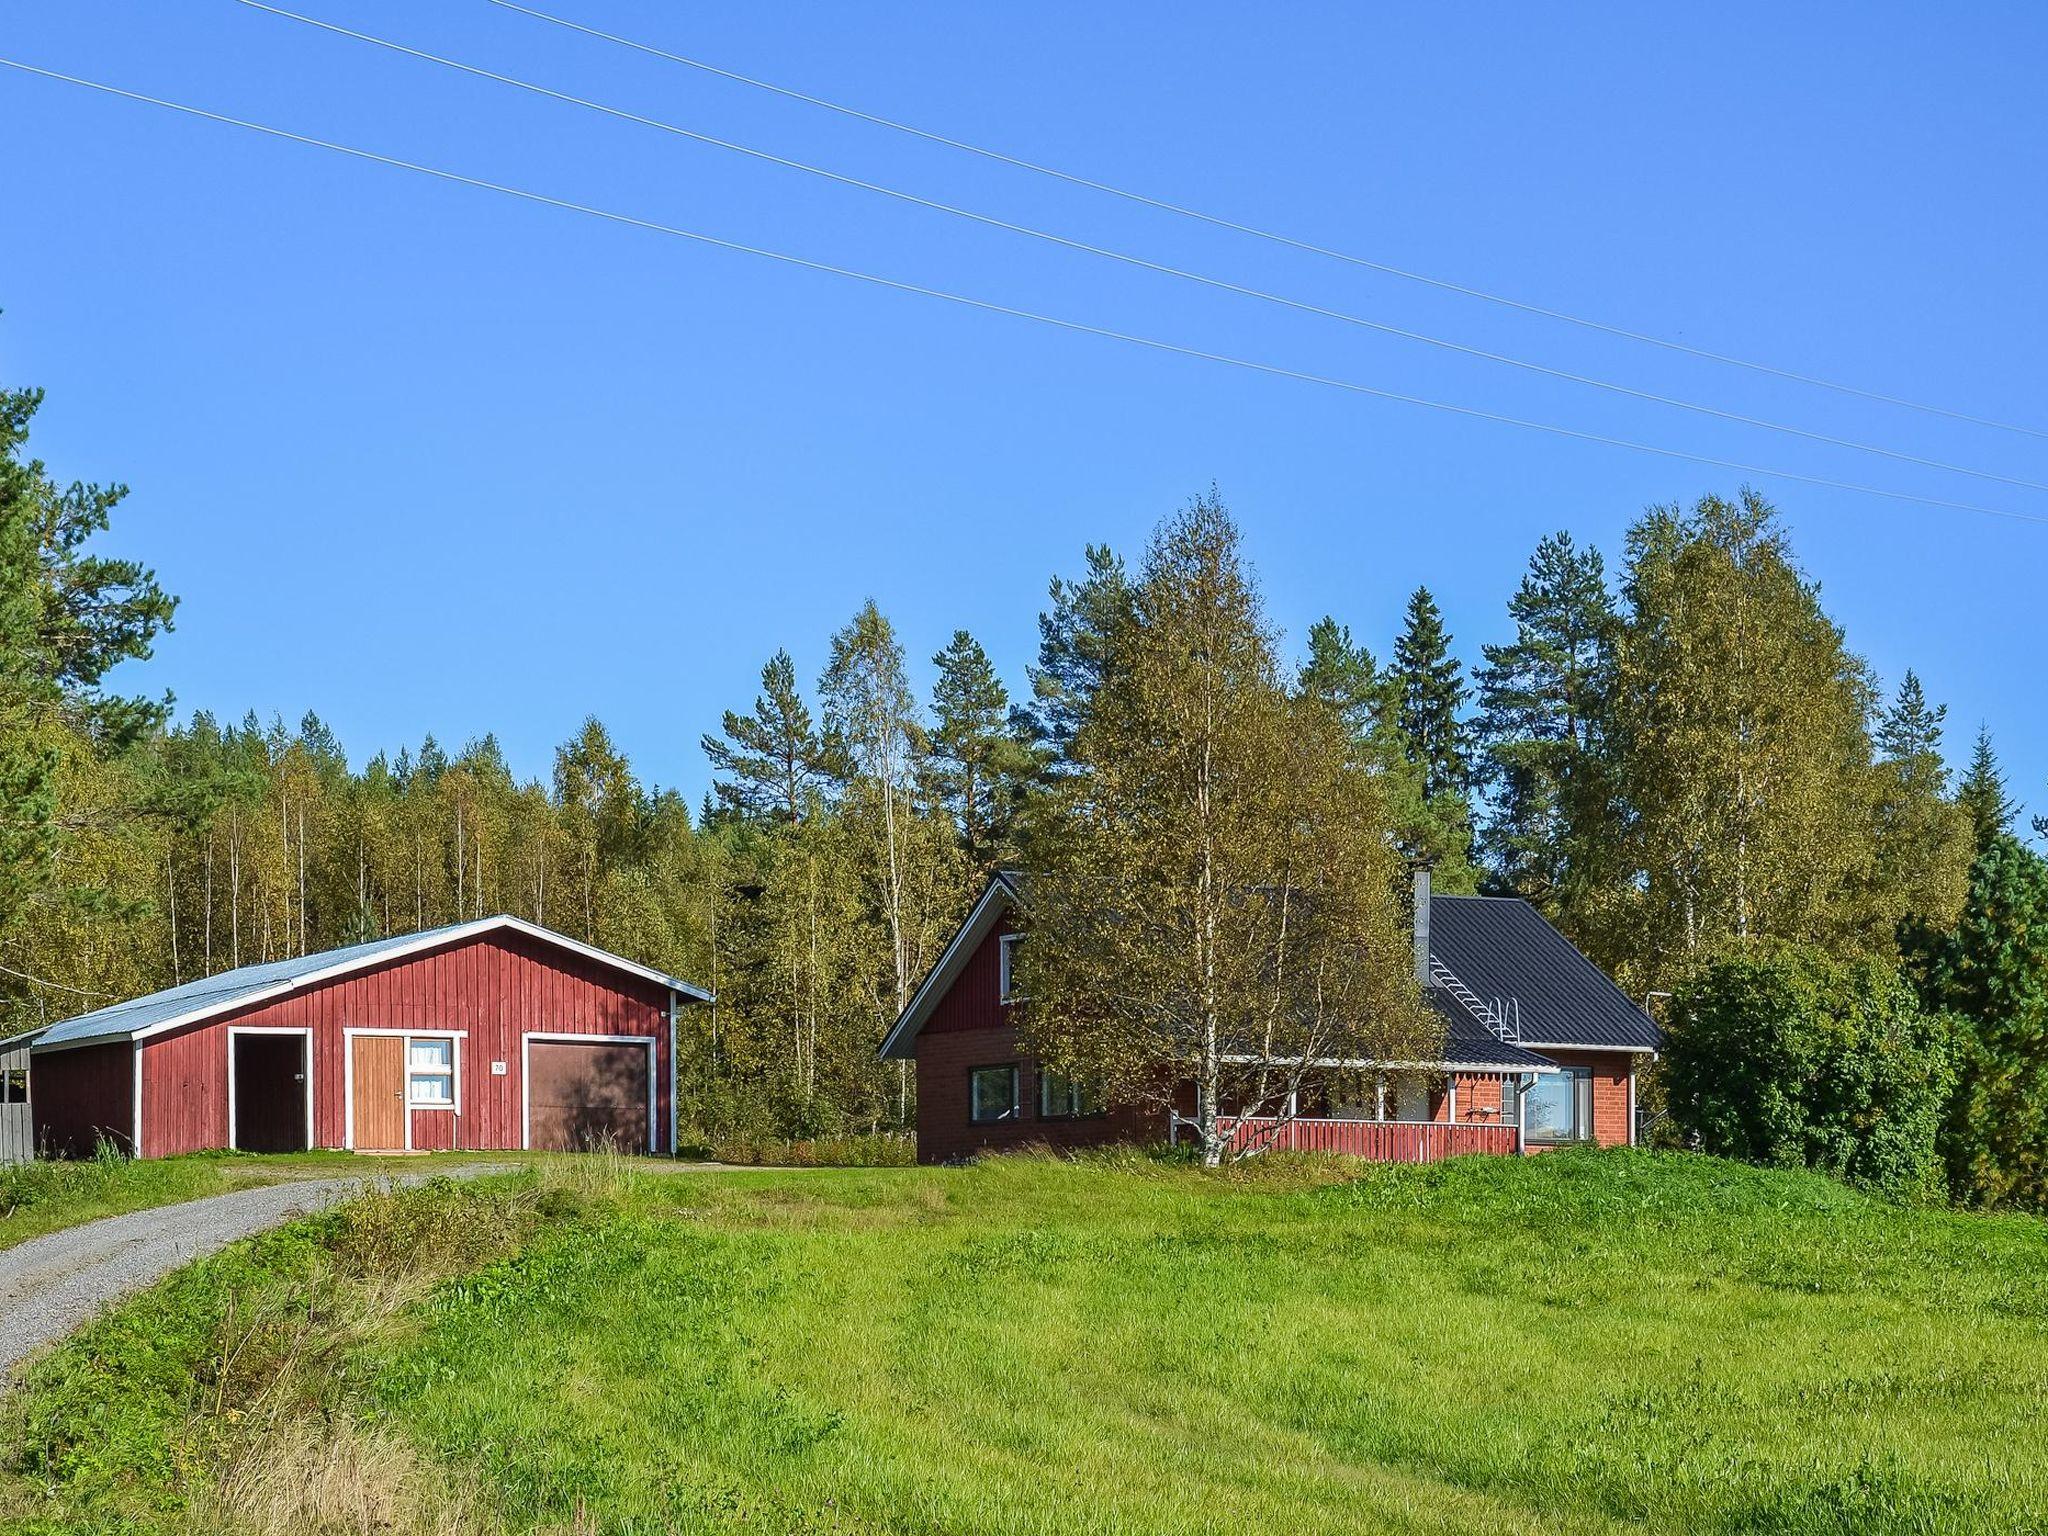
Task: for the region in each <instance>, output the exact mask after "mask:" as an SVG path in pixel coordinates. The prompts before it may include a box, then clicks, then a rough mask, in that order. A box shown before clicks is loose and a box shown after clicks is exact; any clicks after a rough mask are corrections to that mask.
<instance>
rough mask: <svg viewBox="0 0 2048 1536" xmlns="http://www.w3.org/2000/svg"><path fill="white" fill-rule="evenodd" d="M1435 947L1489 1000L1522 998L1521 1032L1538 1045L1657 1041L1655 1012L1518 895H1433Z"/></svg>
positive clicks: (1647, 1045) (1643, 1045) (1438, 956)
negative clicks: (1631, 996)
mask: <svg viewBox="0 0 2048 1536" xmlns="http://www.w3.org/2000/svg"><path fill="white" fill-rule="evenodd" d="M1429 954H1430V958H1431V959H1432V960H1435V961H1438V962H1440V963H1441V964H1443V965H1444V966H1446V967H1448V968H1449V969H1450V971H1451V973H1452V974H1453V975H1455V976H1456V977H1457V978H1458V979H1459V980H1460V981H1462V982H1463V983H1464V984H1465V985H1466V986H1467V987H1469V988H1471V990H1472V991H1474V992H1476V993H1477V994H1478V995H1479V996H1480V997H1481V998H1482V999H1484V1000H1485V1001H1487V1002H1489V1003H1491V1002H1493V1001H1494V1000H1495V999H1497V998H1498V999H1502V1000H1506V999H1513V1000H1514V1001H1515V1002H1516V1003H1518V1004H1519V1005H1520V1008H1521V1023H1522V1039H1524V1040H1526V1041H1529V1042H1530V1043H1531V1045H1532V1048H1533V1049H1535V1050H1539V1051H1540V1050H1541V1049H1542V1048H1543V1047H1544V1046H1546V1045H1555V1046H1580V1047H1584V1048H1586V1049H1590V1050H1598V1049H1603V1048H1604V1049H1607V1050H1655V1049H1656V1048H1657V1045H1658V1032H1657V1026H1656V1024H1655V1023H1654V1022H1653V1021H1652V1020H1651V1018H1650V1016H1649V1015H1648V1014H1646V1013H1644V1012H1643V1010H1642V1009H1640V1008H1638V1007H1637V1006H1636V1005H1635V1004H1634V1003H1632V1002H1630V1001H1629V999H1628V996H1627V995H1626V994H1625V993H1624V992H1623V991H1622V990H1621V988H1619V987H1617V986H1616V985H1615V984H1614V983H1613V982H1612V981H1610V980H1609V979H1608V977H1607V974H1606V973H1605V972H1604V971H1602V970H1601V969H1600V967H1599V966H1597V965H1595V964H1594V963H1593V962H1592V961H1590V960H1588V959H1587V958H1586V957H1585V956H1584V955H1582V954H1581V953H1579V950H1578V947H1577V946H1576V945H1574V944H1573V943H1572V941H1571V940H1570V939H1567V938H1566V937H1565V936H1564V935H1563V934H1561V933H1559V932H1558V931H1557V930H1556V929H1555V928H1553V927H1551V925H1550V923H1549V922H1548V920H1546V919H1545V918H1544V916H1543V914H1542V913H1540V912H1538V911H1537V910H1536V909H1535V908H1534V907H1532V906H1530V905H1529V903H1527V902H1526V901H1523V900H1522V899H1521V898H1519V897H1515V896H1437V897H1434V898H1432V899H1431V901H1430V904H1429ZM1432 990H1434V989H1432ZM1446 1001H1449V1000H1448V999H1447V1000H1446ZM1451 1006H1452V1007H1456V1006H1457V1005H1456V1003H1455V1002H1452V1003H1451ZM1459 1011H1460V1012H1463V1010H1462V1009H1460V1010H1459ZM1468 1017H1469V1015H1468ZM1474 1022H1475V1024H1476V1022H1477V1021H1474Z"/></svg>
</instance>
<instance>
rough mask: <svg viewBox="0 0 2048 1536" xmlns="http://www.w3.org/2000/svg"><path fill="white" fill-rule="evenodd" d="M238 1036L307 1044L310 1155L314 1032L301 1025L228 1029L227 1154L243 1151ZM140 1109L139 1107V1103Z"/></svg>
mask: <svg viewBox="0 0 2048 1536" xmlns="http://www.w3.org/2000/svg"><path fill="white" fill-rule="evenodd" d="M237 1035H297V1036H299V1037H300V1039H301V1040H302V1041H304V1044H303V1046H302V1047H301V1048H300V1052H299V1063H300V1065H301V1066H303V1067H304V1068H305V1069H306V1150H307V1151H308V1152H310V1151H312V1150H313V1148H314V1146H315V1145H316V1143H315V1142H314V1140H313V1029H312V1026H311V1025H302V1024H230V1025H229V1026H228V1150H229V1151H230V1152H239V1151H241V1148H240V1147H238V1146H236V1145H235V1037H236V1036H237ZM135 1059H136V1061H137V1062H138V1063H140V1061H141V1060H142V1053H141V1051H140V1050H137V1052H136V1053H135ZM137 1075H138V1077H139V1076H140V1069H139V1067H138V1070H137ZM140 1097H141V1096H140V1094H138V1095H137V1099H138V1101H139V1100H140ZM138 1107H140V1106H139V1102H138Z"/></svg>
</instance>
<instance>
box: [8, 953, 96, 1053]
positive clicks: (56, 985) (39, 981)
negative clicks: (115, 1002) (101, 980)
mask: <svg viewBox="0 0 2048 1536" xmlns="http://www.w3.org/2000/svg"><path fill="white" fill-rule="evenodd" d="M0 972H4V973H5V974H6V975H9V976H14V977H17V978H19V979H20V980H22V981H26V982H30V983H32V984H33V985H35V986H38V987H50V988H53V989H54V990H56V991H58V992H74V993H76V994H77V995H78V996H80V997H112V996H113V995H114V994H113V993H111V992H88V991H87V990H86V989H85V988H84V987H67V986H66V985H65V984H64V983H63V982H61V981H45V980H44V979H43V978H42V977H40V976H31V975H29V973H28V972H27V971H17V970H16V969H15V968H14V967H13V966H11V965H0ZM8 1038H10V1039H12V1038H13V1037H12V1036H9V1037H8Z"/></svg>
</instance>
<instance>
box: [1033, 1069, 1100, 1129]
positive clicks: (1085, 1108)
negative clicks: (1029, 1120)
mask: <svg viewBox="0 0 2048 1536" xmlns="http://www.w3.org/2000/svg"><path fill="white" fill-rule="evenodd" d="M1100 1113H1102V1099H1101V1096H1100V1095H1099V1094H1097V1093H1096V1092H1095V1090H1094V1089H1092V1088H1090V1087H1088V1086H1087V1085H1086V1084H1085V1083H1077V1082H1075V1081H1074V1080H1073V1079H1072V1078H1070V1077H1061V1076H1060V1075H1059V1073H1057V1072H1045V1071H1041V1072H1040V1073H1039V1074H1038V1118H1039V1119H1041V1120H1078V1119H1079V1118H1080V1117H1081V1116H1083V1115H1097V1114H1100Z"/></svg>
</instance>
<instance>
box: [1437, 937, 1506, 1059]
mask: <svg viewBox="0 0 2048 1536" xmlns="http://www.w3.org/2000/svg"><path fill="white" fill-rule="evenodd" d="M1429 981H1430V985H1431V986H1435V987H1442V988H1443V989H1444V990H1445V991H1446V992H1448V993H1450V994H1451V996H1453V997H1455V998H1456V999H1457V1000H1458V1001H1459V1002H1460V1003H1462V1004H1463V1005H1464V1008H1465V1011H1466V1012H1467V1013H1469V1014H1471V1015H1472V1017H1473V1018H1475V1019H1477V1020H1478V1021H1479V1022H1480V1023H1481V1024H1484V1025H1485V1026H1486V1027H1487V1029H1488V1030H1490V1031H1491V1032H1492V1034H1493V1037H1494V1038H1495V1039H1496V1040H1500V1041H1503V1042H1505V1043H1507V1044H1509V1045H1517V1044H1520V1043H1521V1039H1522V1000H1521V999H1520V998H1518V997H1508V998H1500V997H1496V998H1495V999H1494V1000H1493V1001H1492V1002H1490V1003H1489V1002H1486V1001H1485V1000H1484V999H1482V998H1481V997H1480V996H1479V994H1478V993H1477V992H1474V991H1473V990H1472V989H1471V988H1470V987H1468V986H1466V985H1465V983H1464V982H1462V981H1460V980H1458V977H1457V973H1456V972H1454V971H1453V970H1452V969H1451V968H1450V967H1449V966H1447V965H1445V964H1444V963H1443V961H1441V960H1439V959H1437V957H1436V956H1435V955H1431V956H1430V957H1429Z"/></svg>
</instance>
